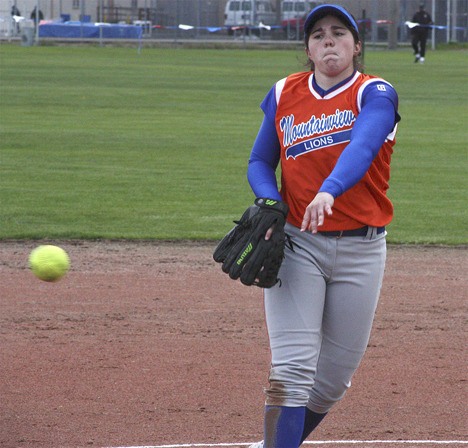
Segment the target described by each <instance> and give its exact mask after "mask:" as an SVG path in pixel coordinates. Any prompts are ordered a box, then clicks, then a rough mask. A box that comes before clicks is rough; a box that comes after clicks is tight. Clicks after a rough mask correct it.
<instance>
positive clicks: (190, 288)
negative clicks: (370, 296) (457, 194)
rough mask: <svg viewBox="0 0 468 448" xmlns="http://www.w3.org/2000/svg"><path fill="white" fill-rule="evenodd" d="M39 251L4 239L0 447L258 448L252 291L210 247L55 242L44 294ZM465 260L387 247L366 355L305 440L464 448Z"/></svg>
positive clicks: (0, 249) (259, 324) (258, 298)
mask: <svg viewBox="0 0 468 448" xmlns="http://www.w3.org/2000/svg"><path fill="white" fill-rule="evenodd" d="M44 243H46V242H18V241H3V242H0V276H1V298H0V300H1V306H2V308H1V310H2V312H1V316H0V337H1V343H0V347H1V348H0V378H1V379H0V387H1V399H0V446H2V447H25V448H33V447H34V448H54V447H67V448H68V447H90V446H96V447H97V446H100V447H101V446H102V447H105V446H108V447H109V446H137V445H158V444H159V445H160V444H176V443H177V444H183V443H216V442H219V443H231V442H244V443H245V442H253V441H258V440H260V439H261V427H262V410H263V387H264V386H266V382H267V373H268V368H269V350H268V341H267V333H266V329H265V324H264V314H263V304H262V293H261V290H260V289H258V288H255V287H250V288H249V287H245V286H243V285H241V284H240V283H239V282H234V281H232V280H230V279H229V278H228V276H226V275H225V274H222V272H221V270H220V267H219V265H217V264H216V263H214V262H213V261H212V258H211V254H212V251H213V248H214V244H213V243H202V242H200V243H194V242H183V243H171V242H140V243H137V242H135V243H133V242H111V241H98V242H73V241H61V242H57V241H55V242H51V244H58V245H60V246H61V247H63V248H64V249H65V250H66V251H67V252H68V254H69V255H70V259H71V264H72V266H71V270H70V272H69V273H68V274H67V275H66V277H64V278H63V279H62V280H61V281H59V282H58V283H53V284H50V283H46V282H41V281H40V280H38V279H36V278H35V277H34V276H33V275H32V273H31V272H30V271H29V270H28V267H27V259H28V255H29V252H30V251H31V250H32V249H33V248H34V247H36V246H37V245H39V244H44ZM466 249H467V248H466V247H462V248H447V247H409V246H390V247H389V250H388V261H387V269H386V276H385V279H384V286H383V289H382V294H381V299H380V303H379V307H378V309H377V314H376V319H375V322H374V328H373V333H372V337H371V340H370V343H369V348H368V351H367V353H366V356H365V358H364V360H363V363H362V365H361V367H360V369H359V370H358V372H357V374H356V375H355V377H354V380H353V385H352V387H351V388H350V390H349V392H348V394H347V396H346V397H345V398H344V400H343V401H342V402H341V403H340V404H339V405H338V406H337V407H336V408H335V409H334V410H333V411H332V412H331V413H330V415H329V416H327V418H326V419H325V420H324V421H323V423H322V425H321V426H320V427H319V429H318V430H317V431H316V432H315V433H314V435H313V438H311V439H310V440H343V439H346V440H351V439H359V440H378V439H380V440H398V439H404V440H421V439H431V440H465V441H466V440H468V434H467V420H466V403H467V398H468V396H467V386H466V361H467V358H466V337H465V328H466V326H465V323H466V316H467V313H466V311H467V309H466V305H467V298H468V278H467V274H466V273H467V272H468V257H467V250H466ZM327 446H330V445H327ZM340 446H343V445H340ZM353 446H356V445H353ZM366 446H369V445H366ZM379 447H383V445H379ZM405 448H408V445H406V446H405ZM424 448H428V446H427V445H426V446H425V447H424Z"/></svg>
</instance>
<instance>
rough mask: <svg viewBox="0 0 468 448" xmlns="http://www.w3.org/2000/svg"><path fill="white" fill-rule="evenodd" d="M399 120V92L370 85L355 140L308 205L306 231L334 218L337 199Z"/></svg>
mask: <svg viewBox="0 0 468 448" xmlns="http://www.w3.org/2000/svg"><path fill="white" fill-rule="evenodd" d="M398 121H400V116H399V115H398V95H397V93H396V91H395V89H394V88H393V87H392V86H391V85H390V84H387V83H383V82H382V81H376V82H374V83H371V84H369V85H368V86H367V87H366V88H365V90H364V92H363V95H362V102H361V112H360V113H359V115H358V117H357V118H356V122H355V123H354V126H353V129H352V132H351V140H350V142H349V144H348V145H347V147H346V148H345V149H344V150H343V152H342V153H341V155H340V157H339V158H338V161H337V163H336V165H335V168H334V169H333V171H332V172H331V173H330V175H329V176H328V177H327V178H326V179H325V181H324V182H323V184H322V186H321V188H320V190H319V193H318V194H317V195H316V196H315V198H314V199H313V201H312V202H311V203H310V204H309V205H308V206H307V208H306V210H305V213H304V217H303V222H302V225H301V230H302V231H304V230H306V229H310V230H311V231H312V232H313V233H315V232H317V230H318V227H319V226H321V225H322V224H323V222H324V220H325V215H328V216H330V215H332V213H333V211H332V208H333V205H334V202H335V199H336V198H337V197H338V196H340V195H342V194H343V193H344V192H345V191H347V190H349V189H350V188H351V187H353V186H354V185H355V184H356V183H358V182H359V181H360V180H361V179H362V177H363V176H364V175H365V173H366V172H367V170H368V169H369V167H370V165H371V164H372V162H373V160H374V159H375V157H376V155H377V154H378V152H379V150H380V148H381V147H382V145H383V143H384V142H385V140H386V139H387V137H388V136H389V134H391V132H392V131H393V130H394V129H395V126H396V124H397V123H398Z"/></svg>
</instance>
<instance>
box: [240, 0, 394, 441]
mask: <svg viewBox="0 0 468 448" xmlns="http://www.w3.org/2000/svg"><path fill="white" fill-rule="evenodd" d="M304 31H305V45H306V54H307V57H308V59H309V61H310V64H311V71H308V72H301V73H296V74H292V75H290V76H288V77H287V78H285V79H282V80H281V81H278V82H277V83H276V84H275V85H274V86H273V88H272V89H271V90H270V92H269V93H268V94H267V96H266V97H265V99H264V100H263V102H262V105H261V107H262V110H263V112H264V119H263V122H262V125H261V127H260V130H259V133H258V136H257V138H256V140H255V143H254V146H253V149H252V152H251V156H250V160H249V167H248V173H247V175H248V180H249V182H250V185H251V188H252V190H253V192H254V194H255V196H257V197H266V198H272V199H277V200H282V201H285V202H286V203H287V204H288V206H289V210H290V213H289V215H288V222H287V224H286V228H285V230H286V233H287V234H289V236H290V237H291V242H292V244H291V247H290V248H286V255H285V259H284V261H283V264H282V266H281V270H280V272H279V278H280V280H281V282H279V283H278V284H277V285H275V286H274V287H272V288H270V289H265V292H264V295H265V314H266V324H267V328H268V334H269V340H270V348H271V356H272V360H271V370H270V375H269V387H268V388H267V389H266V402H265V414H264V441H263V442H259V443H256V444H254V445H252V447H265V448H296V447H299V445H301V443H302V442H303V441H304V439H305V438H306V437H307V436H308V435H309V434H310V433H311V432H312V431H313V430H314V429H315V428H316V426H317V425H318V424H319V423H320V422H321V420H322V419H323V418H324V417H325V415H326V414H327V412H328V411H329V410H330V409H331V408H332V407H333V405H334V404H335V403H337V402H338V401H339V400H341V399H342V398H343V396H344V394H345V392H346V390H347V389H348V387H349V386H350V384H351V378H352V376H353V374H354V372H355V371H356V369H357V367H358V365H359V363H360V361H361V359H362V357H363V355H364V352H365V350H366V346H367V343H368V340H369V336H370V332H371V327H372V322H373V317H374V312H375V309H376V306H377V301H378V297H379V292H380V288H381V284H382V278H383V273H384V266H385V258H386V241H385V235H386V231H385V226H386V225H387V224H388V223H389V222H390V221H391V219H392V214H393V207H392V204H391V202H390V200H389V199H388V198H387V195H386V193H387V189H388V181H389V177H390V159H391V155H392V148H393V145H394V143H395V133H396V126H397V122H398V121H399V119H400V117H399V115H398V112H397V107H398V97H397V94H396V92H395V90H394V88H393V87H392V86H391V85H390V84H389V83H388V82H386V81H385V80H383V79H381V78H377V77H374V76H370V75H366V74H363V73H361V72H360V71H359V63H358V59H359V55H360V53H361V41H360V39H359V30H358V26H357V24H356V21H355V19H354V18H353V17H352V15H351V14H349V13H348V11H346V10H345V9H344V8H343V7H341V6H338V5H330V4H324V5H320V6H318V7H316V8H315V9H313V10H312V11H311V12H310V13H309V15H308V17H307V19H306V22H305V25H304ZM279 164H280V165H281V189H280V190H278V185H277V182H276V176H275V171H276V169H277V167H278V165H279ZM273 231H274V230H273ZM266 238H268V236H267V237H266Z"/></svg>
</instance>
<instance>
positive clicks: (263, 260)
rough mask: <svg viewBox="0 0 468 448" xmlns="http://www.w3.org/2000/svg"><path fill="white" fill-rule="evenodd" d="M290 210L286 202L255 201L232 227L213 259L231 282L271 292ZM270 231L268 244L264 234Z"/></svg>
mask: <svg viewBox="0 0 468 448" xmlns="http://www.w3.org/2000/svg"><path fill="white" fill-rule="evenodd" d="M288 211H289V208H288V206H287V204H286V203H285V202H282V201H276V200H273V199H266V198H257V199H255V205H251V206H250V207H249V208H248V209H247V210H246V211H245V212H244V214H243V215H242V217H241V219H240V220H239V221H234V222H235V224H236V225H235V227H233V228H232V229H231V231H230V232H229V233H228V234H227V235H226V236H225V237H224V238H223V239H222V240H221V241H220V243H219V244H218V246H217V247H216V249H215V251H214V253H213V258H214V260H215V261H216V262H218V263H223V264H222V270H223V272H225V273H226V274H229V277H231V278H232V279H233V280H237V279H238V278H240V281H241V282H242V283H243V284H244V285H248V286H250V285H256V286H259V287H260V288H271V287H272V286H274V285H275V284H276V283H277V282H278V280H279V279H278V271H279V269H280V267H281V263H282V261H283V258H284V246H285V242H286V235H285V233H284V225H285V224H286V216H287V215H288ZM270 227H273V233H272V235H271V237H270V239H269V240H265V234H266V232H267V230H268V229H269V228H270Z"/></svg>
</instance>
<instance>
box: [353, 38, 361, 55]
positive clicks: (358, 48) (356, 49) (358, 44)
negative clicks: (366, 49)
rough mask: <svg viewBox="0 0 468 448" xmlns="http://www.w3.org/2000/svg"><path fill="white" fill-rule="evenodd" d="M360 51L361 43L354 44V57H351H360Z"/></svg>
mask: <svg viewBox="0 0 468 448" xmlns="http://www.w3.org/2000/svg"><path fill="white" fill-rule="evenodd" d="M361 50H362V42H361V41H359V42H356V43H355V44H354V55H353V56H360V55H361Z"/></svg>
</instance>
